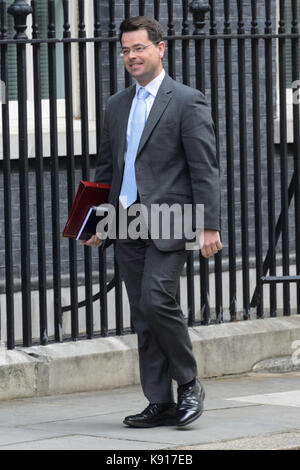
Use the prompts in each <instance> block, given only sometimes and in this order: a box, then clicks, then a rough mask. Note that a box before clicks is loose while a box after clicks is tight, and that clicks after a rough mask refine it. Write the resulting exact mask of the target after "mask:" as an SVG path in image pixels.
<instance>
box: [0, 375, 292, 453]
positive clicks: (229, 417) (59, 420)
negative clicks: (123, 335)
mask: <svg viewBox="0 0 300 470" xmlns="http://www.w3.org/2000/svg"><path fill="white" fill-rule="evenodd" d="M201 382H202V384H203V385H204V387H205V390H206V399H205V410H204V413H203V415H202V416H201V417H200V418H199V419H198V420H196V421H194V423H192V424H190V425H189V426H185V427H182V428H177V427H167V426H166V427H158V428H150V429H135V428H128V427H127V426H125V425H124V424H123V422H122V421H123V419H124V417H125V416H127V415H128V414H135V413H137V412H140V411H141V410H143V409H144V408H145V407H146V406H147V405H148V403H147V401H146V399H145V397H144V396H143V393H142V391H141V388H140V387H139V386H129V387H123V388H119V389H113V390H102V391H95V392H83V393H74V394H69V395H56V396H46V397H35V398H23V399H15V400H10V401H0V450H75V449H76V450H101V449H105V450H107V451H109V450H113V451H122V450H135V451H138V450H149V451H151V450H159V449H165V450H172V451H175V450H176V451H178V452H179V451H180V450H185V451H187V450H208V449H212V450H216V449H218V450H221V449H226V450H233V449H236V450H238V449H239V450H248V449H251V450H257V449H264V450H271V449H272V450H273V449H299V450H300V372H292V373H265V372H263V373H254V372H252V373H249V374H244V375H240V376H226V377H223V378H215V379H206V380H201ZM174 385H175V384H174ZM174 392H175V396H176V387H175V386H174Z"/></svg>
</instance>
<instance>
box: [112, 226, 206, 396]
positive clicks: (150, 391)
mask: <svg viewBox="0 0 300 470" xmlns="http://www.w3.org/2000/svg"><path fill="white" fill-rule="evenodd" d="M128 223H130V218H128ZM115 253H116V258H117V262H118V265H119V269H120V273H121V277H122V279H123V280H124V283H125V286H126V290H127V294H128V298H129V303H130V309H131V321H132V324H133V327H134V329H135V331H136V333H137V337H138V353H139V367H140V379H141V385H142V389H143V392H144V395H145V396H146V397H147V399H148V400H149V402H150V403H170V402H174V396H173V389H172V379H173V380H175V381H177V383H178V385H181V384H183V383H187V382H189V381H191V380H192V379H193V378H194V377H195V376H197V364H196V360H195V357H194V355H193V352H192V344H191V340H190V337H189V333H188V328H187V325H186V322H185V319H184V316H183V314H182V310H181V308H180V305H179V304H178V302H177V300H176V293H177V288H178V283H179V279H180V274H181V271H182V268H183V265H184V263H185V261H186V259H187V256H188V252H187V251H186V250H177V251H160V250H158V249H157V248H156V246H155V244H154V243H153V241H152V240H151V239H147V240H144V239H141V238H139V239H137V240H132V239H125V240H122V239H117V240H115Z"/></svg>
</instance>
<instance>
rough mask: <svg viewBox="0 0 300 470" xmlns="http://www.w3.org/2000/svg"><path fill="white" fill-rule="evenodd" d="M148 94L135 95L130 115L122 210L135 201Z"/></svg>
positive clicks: (142, 91)
mask: <svg viewBox="0 0 300 470" xmlns="http://www.w3.org/2000/svg"><path fill="white" fill-rule="evenodd" d="M148 96H149V92H148V91H147V90H146V89H145V88H140V89H139V91H138V93H137V102H136V106H135V109H134V112H133V115H132V120H131V126H130V136H129V139H128V140H127V151H126V154H125V168H124V175H123V182H122V187H121V192H120V201H121V204H122V206H123V207H124V209H126V208H127V207H129V206H131V204H133V203H134V202H135V201H136V199H137V186H136V179H135V169H134V164H135V159H136V154H137V150H138V147H139V143H140V140H141V136H142V133H143V130H144V127H145V123H146V120H147V105H146V99H147V97H148Z"/></svg>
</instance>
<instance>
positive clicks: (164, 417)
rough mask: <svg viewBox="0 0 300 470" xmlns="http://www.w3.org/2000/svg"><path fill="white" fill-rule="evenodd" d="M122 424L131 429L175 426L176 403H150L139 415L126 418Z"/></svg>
mask: <svg viewBox="0 0 300 470" xmlns="http://www.w3.org/2000/svg"><path fill="white" fill-rule="evenodd" d="M123 423H124V424H127V426H131V427H133V428H153V427H155V426H176V403H152V404H151V403H150V405H148V406H147V408H145V409H144V411H142V412H141V413H139V414H137V415H132V416H126V418H125V419H124V421H123Z"/></svg>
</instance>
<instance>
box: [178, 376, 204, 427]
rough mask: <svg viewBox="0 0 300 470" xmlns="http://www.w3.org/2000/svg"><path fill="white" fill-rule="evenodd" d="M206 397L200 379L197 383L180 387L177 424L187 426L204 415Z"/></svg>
mask: <svg viewBox="0 0 300 470" xmlns="http://www.w3.org/2000/svg"><path fill="white" fill-rule="evenodd" d="M204 398H205V391H204V388H203V387H202V385H201V383H200V382H199V380H198V379H196V383H195V385H190V386H187V387H179V388H178V404H177V409H176V422H177V426H186V425H187V424H190V423H192V422H193V421H195V419H197V418H199V417H200V416H201V415H202V412H203V400H204Z"/></svg>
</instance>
